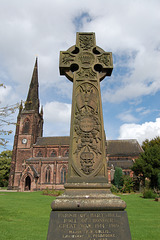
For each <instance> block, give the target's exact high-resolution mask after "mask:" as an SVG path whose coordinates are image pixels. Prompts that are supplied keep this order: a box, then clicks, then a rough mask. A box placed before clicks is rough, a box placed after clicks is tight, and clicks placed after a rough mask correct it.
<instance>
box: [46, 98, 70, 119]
mask: <svg viewBox="0 0 160 240" xmlns="http://www.w3.org/2000/svg"><path fill="white" fill-rule="evenodd" d="M44 115H45V119H46V121H48V122H52V123H55V122H61V123H69V121H70V118H71V104H67V103H61V102H50V103H46V105H45V106H44Z"/></svg>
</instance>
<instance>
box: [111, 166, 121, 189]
mask: <svg viewBox="0 0 160 240" xmlns="http://www.w3.org/2000/svg"><path fill="white" fill-rule="evenodd" d="M113 182H114V185H115V186H116V187H117V188H121V187H122V186H123V171H122V168H119V167H116V168H115V173H114V180H113Z"/></svg>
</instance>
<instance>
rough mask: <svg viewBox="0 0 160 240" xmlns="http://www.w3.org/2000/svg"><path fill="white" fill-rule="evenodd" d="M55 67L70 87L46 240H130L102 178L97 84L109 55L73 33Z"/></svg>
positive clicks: (108, 68)
mask: <svg viewBox="0 0 160 240" xmlns="http://www.w3.org/2000/svg"><path fill="white" fill-rule="evenodd" d="M59 68H60V74H61V75H65V76H66V77H67V78H68V79H69V80H70V81H72V82H73V95H72V114H71V128H70V147H69V167H68V177H67V183H66V184H65V192H64V194H63V195H61V196H59V197H58V198H57V199H56V200H55V201H53V202H52V206H51V207H52V211H51V216H50V223H49V229H48V236H47V239H48V240H52V239H54V240H63V239H66V240H69V239H78V240H79V239H81V240H83V239H84V240H100V239H103V240H130V239H131V235H130V230H129V224H128V218H127V214H126V212H125V208H126V204H125V202H124V201H122V200H121V199H120V198H119V197H117V196H115V195H113V194H112V193H111V191H110V187H111V185H110V184H108V179H107V164H106V152H105V151H106V150H105V134H104V126H103V113H102V103H101V92H100V81H102V80H103V79H104V78H105V77H106V76H110V75H111V73H112V70H113V61H112V53H111V52H105V51H104V50H103V49H101V48H100V47H98V46H96V41H95V33H83V32H82V33H77V38H76V45H75V46H72V47H71V48H69V49H68V50H67V51H61V52H60V67H59Z"/></svg>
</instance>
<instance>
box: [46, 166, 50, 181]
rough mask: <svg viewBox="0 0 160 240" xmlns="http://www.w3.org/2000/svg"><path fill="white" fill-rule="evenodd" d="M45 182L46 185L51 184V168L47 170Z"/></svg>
mask: <svg viewBox="0 0 160 240" xmlns="http://www.w3.org/2000/svg"><path fill="white" fill-rule="evenodd" d="M45 182H46V183H50V182H51V170H50V167H47V169H46V174H45Z"/></svg>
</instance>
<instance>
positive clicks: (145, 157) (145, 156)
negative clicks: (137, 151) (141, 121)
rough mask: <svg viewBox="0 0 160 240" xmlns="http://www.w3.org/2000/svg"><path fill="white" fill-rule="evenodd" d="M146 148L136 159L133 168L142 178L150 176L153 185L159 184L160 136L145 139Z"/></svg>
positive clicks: (144, 145) (144, 147)
mask: <svg viewBox="0 0 160 240" xmlns="http://www.w3.org/2000/svg"><path fill="white" fill-rule="evenodd" d="M142 148H143V150H144V152H143V153H141V155H140V157H139V158H138V159H136V161H135V163H134V164H133V167H132V170H133V171H134V173H135V174H136V175H137V176H139V177H140V179H141V180H143V181H144V180H145V178H149V179H150V181H151V187H157V185H158V173H160V137H156V138H154V139H152V140H150V141H149V140H145V141H144V142H143V144H142Z"/></svg>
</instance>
